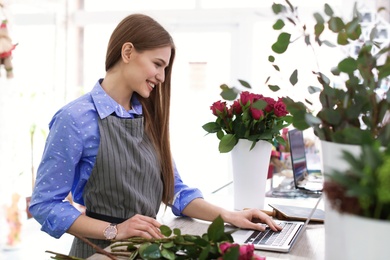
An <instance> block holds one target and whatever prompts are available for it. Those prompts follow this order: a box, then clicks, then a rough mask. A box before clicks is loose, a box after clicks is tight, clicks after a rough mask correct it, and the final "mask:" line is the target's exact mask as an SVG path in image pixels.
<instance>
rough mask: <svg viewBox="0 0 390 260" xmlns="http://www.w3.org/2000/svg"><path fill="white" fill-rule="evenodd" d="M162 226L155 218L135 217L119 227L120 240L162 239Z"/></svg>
mask: <svg viewBox="0 0 390 260" xmlns="http://www.w3.org/2000/svg"><path fill="white" fill-rule="evenodd" d="M160 226H161V224H160V223H159V222H158V221H157V220H155V219H154V218H151V217H147V216H142V215H134V216H133V217H131V218H129V219H128V220H126V221H125V222H123V223H121V224H119V225H118V235H119V236H118V239H120V238H122V237H123V238H128V237H135V236H139V237H144V238H162V237H163V235H162V234H161V232H160Z"/></svg>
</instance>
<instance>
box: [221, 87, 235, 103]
mask: <svg viewBox="0 0 390 260" xmlns="http://www.w3.org/2000/svg"><path fill="white" fill-rule="evenodd" d="M221 88H222V87H221ZM238 93H239V90H237V89H236V88H234V87H233V88H229V87H228V88H222V92H221V97H222V98H223V99H225V100H235V99H236V98H237V96H238Z"/></svg>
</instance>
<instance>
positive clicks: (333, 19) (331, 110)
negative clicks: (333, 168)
mask: <svg viewBox="0 0 390 260" xmlns="http://www.w3.org/2000/svg"><path fill="white" fill-rule="evenodd" d="M272 10H273V12H274V13H275V15H276V16H277V20H276V22H275V24H274V25H273V29H274V30H277V31H279V32H280V33H279V36H278V37H277V40H276V42H275V43H274V44H273V45H272V51H273V52H274V54H271V55H270V56H269V57H272V58H268V60H269V62H270V63H271V65H272V67H273V68H274V69H275V71H276V72H277V73H282V71H281V69H280V66H279V65H278V64H277V58H278V57H280V56H281V55H287V54H288V50H289V47H290V45H291V44H294V43H296V42H299V40H302V41H303V42H304V43H305V44H306V45H307V47H308V48H307V50H308V53H302V54H301V56H302V58H305V57H306V56H307V55H310V54H313V55H314V57H316V55H317V52H320V51H321V50H322V49H323V48H327V47H337V48H355V47H356V46H360V49H359V51H358V53H357V55H356V56H353V57H352V56H351V55H349V56H348V55H347V57H342V58H341V59H340V60H336V61H335V67H334V68H332V69H331V71H325V72H321V71H320V70H319V64H318V61H317V63H315V64H313V68H312V69H311V71H313V75H314V77H315V79H316V80H317V82H318V86H308V87H307V89H308V92H309V93H310V94H314V93H318V92H320V95H319V101H320V104H321V110H320V111H314V109H313V106H312V102H310V101H308V100H307V99H306V100H305V103H304V102H300V101H295V100H293V99H292V98H290V97H285V98H284V100H285V103H286V105H287V110H288V111H289V112H290V113H291V114H292V115H293V122H292V125H293V126H294V127H295V128H298V129H300V130H305V129H307V128H309V127H312V128H313V129H314V132H315V134H316V135H317V136H318V137H319V138H320V139H321V140H326V141H330V142H337V143H345V144H361V143H362V142H363V140H364V139H365V138H367V137H368V136H369V137H371V138H372V139H378V140H380V142H381V144H382V145H387V143H389V142H390V134H389V133H390V124H388V122H386V121H384V120H385V116H386V112H388V111H389V109H390V95H388V91H387V93H386V94H385V95H384V96H379V95H378V89H380V88H381V85H383V84H385V82H386V80H387V81H389V78H388V77H389V75H390V58H389V56H388V53H389V50H390V48H389V46H384V45H383V44H380V43H379V42H377V41H376V40H375V38H374V36H375V35H376V33H377V28H376V27H375V26H374V28H373V29H372V31H371V33H370V38H369V39H367V38H365V37H363V35H362V26H361V17H362V15H361V14H360V13H359V11H358V10H357V5H356V4H355V6H354V12H353V13H354V14H353V17H351V19H349V20H345V19H343V18H341V17H338V16H336V15H335V12H334V11H333V9H332V7H331V6H330V5H329V4H325V5H324V10H323V13H319V12H315V13H314V14H313V16H314V19H315V21H316V23H315V25H314V27H313V28H312V29H310V28H309V27H308V26H306V24H305V23H303V22H302V21H301V19H300V16H299V14H298V7H294V6H293V5H292V4H291V3H290V2H289V1H285V4H276V3H274V4H273V5H272ZM287 25H289V26H287ZM332 34H333V35H332ZM291 35H294V37H296V35H298V37H296V38H295V39H294V40H291ZM324 35H332V36H333V37H334V39H337V40H336V43H332V40H327V39H324V37H325V36H324ZM333 37H332V39H333ZM358 44H359V45H358ZM374 48H375V49H379V51H376V52H374V51H373V49H374ZM379 60H381V61H383V60H384V62H379ZM283 73H285V72H283ZM287 74H289V73H287ZM299 74H300V73H298V70H297V69H295V70H294V71H293V72H292V73H291V76H290V77H289V82H290V84H291V86H290V87H294V88H297V87H301V86H302V84H304V83H301V82H300V79H299ZM326 75H330V76H331V77H332V78H333V79H334V80H335V81H336V82H343V83H344V85H341V86H337V87H335V83H333V82H331V80H330V78H329V77H328V76H326ZM305 80H307V78H305V79H304V81H305ZM270 81H271V78H270V77H268V79H267V81H266V83H267V84H268V86H269V88H270V89H271V90H272V91H279V90H282V89H284V88H285V87H289V86H279V85H278V84H274V83H273V82H272V84H271V82H270ZM387 84H388V83H387Z"/></svg>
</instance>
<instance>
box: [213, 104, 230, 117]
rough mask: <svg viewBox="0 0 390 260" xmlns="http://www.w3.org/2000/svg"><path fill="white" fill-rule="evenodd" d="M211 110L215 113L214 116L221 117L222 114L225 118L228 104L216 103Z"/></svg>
mask: <svg viewBox="0 0 390 260" xmlns="http://www.w3.org/2000/svg"><path fill="white" fill-rule="evenodd" d="M210 109H211V110H212V111H213V114H214V115H215V116H221V114H222V116H223V115H224V114H226V112H227V109H226V102H222V101H217V102H214V103H213V105H212V106H211V107H210Z"/></svg>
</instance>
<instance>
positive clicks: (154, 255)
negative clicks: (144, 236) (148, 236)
mask: <svg viewBox="0 0 390 260" xmlns="http://www.w3.org/2000/svg"><path fill="white" fill-rule="evenodd" d="M139 254H140V256H141V257H142V258H143V259H159V258H160V257H161V252H160V249H159V245H158V244H151V243H144V244H142V245H141V246H140V247H139Z"/></svg>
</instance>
